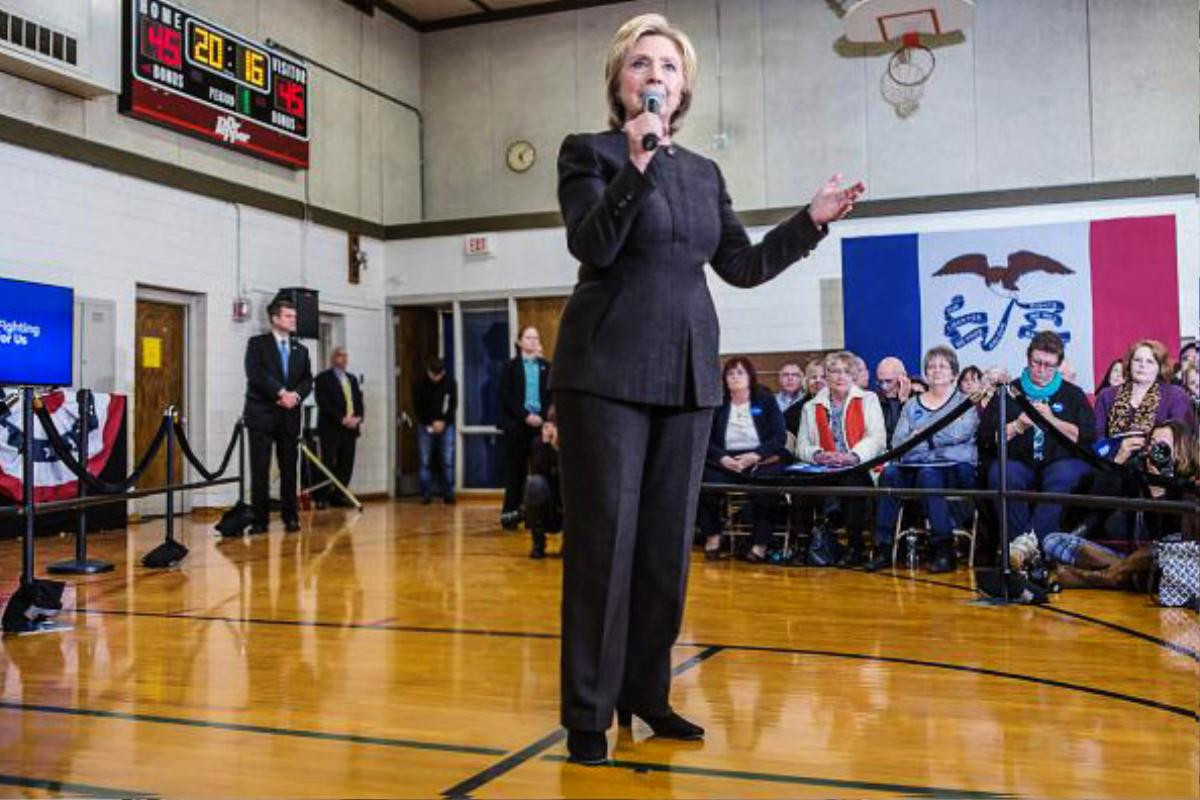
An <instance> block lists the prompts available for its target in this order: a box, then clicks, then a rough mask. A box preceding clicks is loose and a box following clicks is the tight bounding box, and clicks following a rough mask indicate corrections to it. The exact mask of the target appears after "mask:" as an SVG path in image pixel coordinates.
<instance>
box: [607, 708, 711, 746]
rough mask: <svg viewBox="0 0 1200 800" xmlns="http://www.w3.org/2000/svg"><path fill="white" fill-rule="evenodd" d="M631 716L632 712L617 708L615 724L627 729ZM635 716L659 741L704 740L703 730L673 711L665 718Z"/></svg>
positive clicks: (630, 722)
mask: <svg viewBox="0 0 1200 800" xmlns="http://www.w3.org/2000/svg"><path fill="white" fill-rule="evenodd" d="M633 716H634V715H633V712H632V711H629V710H627V709H623V708H618V709H617V724H618V725H620V726H621V727H626V728H627V727H629V726H631V725H632V724H633ZM637 716H638V718H639V719H641V720H642V722H644V723H646V724H647V725H649V726H650V730H652V731H654V735H655V736H657V737H659V738H660V739H678V740H679V741H681V742H698V741H700V740H701V739H703V738H704V728H701V727H700V726H699V725H697V724H695V723H694V722H688V721H687V720H686V719H684V718H683V717H681V716H679V715H678V714H676V713H675V712H674V711H669V712H667V714H666V715H665V716H661V717H647V716H644V715H642V714H638V715H637Z"/></svg>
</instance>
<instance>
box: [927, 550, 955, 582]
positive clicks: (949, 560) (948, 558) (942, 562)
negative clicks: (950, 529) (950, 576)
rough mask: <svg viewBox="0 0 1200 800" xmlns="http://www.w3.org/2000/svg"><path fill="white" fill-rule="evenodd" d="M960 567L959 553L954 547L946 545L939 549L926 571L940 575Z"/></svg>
mask: <svg viewBox="0 0 1200 800" xmlns="http://www.w3.org/2000/svg"><path fill="white" fill-rule="evenodd" d="M957 569H958V554H957V553H955V552H954V547H953V546H950V547H944V548H940V549H939V550H938V553H937V555H936V556H934V558H933V561H931V562H929V566H928V567H927V568H926V571H927V572H928V573H929V574H930V575H940V574H942V573H945V572H954V571H955V570H957Z"/></svg>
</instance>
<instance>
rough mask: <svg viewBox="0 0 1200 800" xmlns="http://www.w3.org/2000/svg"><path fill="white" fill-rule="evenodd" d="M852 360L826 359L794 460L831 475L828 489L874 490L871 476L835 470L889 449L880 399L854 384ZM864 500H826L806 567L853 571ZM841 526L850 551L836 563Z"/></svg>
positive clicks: (858, 559) (841, 355)
mask: <svg viewBox="0 0 1200 800" xmlns="http://www.w3.org/2000/svg"><path fill="white" fill-rule="evenodd" d="M855 359H856V356H855V355H854V354H853V353H848V352H846V351H844V350H843V351H841V352H837V353H830V354H829V355H827V356H826V357H825V381H826V384H827V385H826V387H825V388H824V389H822V390H821V391H820V392H818V393H817V396H816V397H814V398H813V399H812V401H811V402H809V403H807V404H806V405H805V406H804V414H803V416H802V417H801V418H800V432H799V433H798V434H797V436H796V457H797V458H798V459H800V460H801V461H803V462H805V463H808V464H816V465H819V466H822V467H825V468H827V469H830V470H834V472H832V473H831V474H830V476H829V485H830V486H872V485H873V483H872V481H871V478H870V476H869V475H859V474H851V475H840V474H838V472H837V470H842V469H848V468H850V467H854V466H856V465H858V464H860V463H862V462H864V461H870V460H871V459H872V458H875V457H876V456H877V455H879V454H880V453H882V452H883V451H884V449H885V448H886V447H887V430H886V428H885V427H884V423H883V410H882V409H881V408H880V407H879V398H878V397H876V396H875V394H874V393H873V392H867V391H864V390H863V389H861V388H860V387H858V386H857V385H855V383H854V365H855ZM866 512H867V501H866V500H865V499H862V498H838V497H829V498H827V499H826V500H825V525H824V526H819V527H818V528H817V529H815V530H814V531H813V539H812V545H811V546H810V547H809V550H808V563H809V565H810V566H817V567H827V566H831V565H832V564H833V563H835V562H836V563H837V565H838V566H839V567H856V566H859V565H860V564H862V562H863V556H864V553H863V551H864V549H865V548H864V543H863V526H864V525H865V524H866V517H867V513H866ZM839 524H845V526H846V535H847V538H848V541H849V547H848V549H847V551H846V553H845V555H844V556H842V557H841V558H840V559H838V558H837V546H836V540H835V539H834V536H833V532H832V530H833V529H834V528H837V527H838V526H839Z"/></svg>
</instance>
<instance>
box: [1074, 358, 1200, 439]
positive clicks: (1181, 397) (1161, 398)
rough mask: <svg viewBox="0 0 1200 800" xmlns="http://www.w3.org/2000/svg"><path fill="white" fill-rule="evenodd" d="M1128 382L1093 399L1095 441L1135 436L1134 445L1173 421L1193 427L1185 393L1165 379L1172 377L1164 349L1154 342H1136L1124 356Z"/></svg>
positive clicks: (1112, 387) (1106, 390)
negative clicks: (1161, 424) (1151, 432)
mask: <svg viewBox="0 0 1200 800" xmlns="http://www.w3.org/2000/svg"><path fill="white" fill-rule="evenodd" d="M1124 374H1125V375H1126V376H1127V378H1128V380H1126V381H1125V382H1124V383H1122V384H1121V385H1120V386H1110V387H1108V388H1107V389H1105V390H1104V391H1102V392H1100V393H1099V394H1098V395H1096V411H1095V428H1096V437H1097V438H1100V439H1103V438H1105V437H1114V436H1129V435H1131V434H1132V435H1134V438H1135V439H1136V442H1135V445H1136V446H1137V447H1140V446H1141V445H1142V444H1144V442H1145V435H1146V433H1148V432H1149V430H1150V429H1151V428H1152V427H1154V426H1155V425H1157V424H1159V423H1161V422H1166V421H1167V420H1172V419H1176V420H1179V421H1181V422H1186V423H1187V424H1188V425H1192V424H1193V419H1192V407H1191V403H1190V402H1189V401H1188V395H1187V391H1186V390H1185V389H1184V388H1183V387H1181V386H1176V385H1174V384H1172V383H1168V381H1167V379H1168V377H1169V376H1170V374H1171V364H1170V356H1169V355H1168V354H1167V348H1166V347H1164V346H1163V345H1162V343H1161V342H1158V341H1155V340H1154V339H1139V340H1138V341H1136V342H1134V343H1133V346H1132V347H1130V348H1129V352H1128V353H1127V354H1126V355H1125V363H1124Z"/></svg>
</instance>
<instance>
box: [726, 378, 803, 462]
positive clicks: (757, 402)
mask: <svg viewBox="0 0 1200 800" xmlns="http://www.w3.org/2000/svg"><path fill="white" fill-rule="evenodd" d="M730 408H731V404H730V402H729V398H728V397H726V398H725V402H724V403H722V404H721V405H720V406H718V407H717V410H716V412H715V413H714V414H713V424H712V434H711V435H710V436H709V438H708V463H710V464H714V465H716V464H720V463H721V459H722V458H724V457H725V456H727V455H730V451H729V450H728V449H726V447H725V431H726V429H727V428H728V427H729V412H730ZM750 417H751V418H752V419H753V420H754V430H756V431H758V441H759V445H758V447H757V448H755V450H754V452H756V453H758V455H759V456H761V457H762V458H764V459H767V458H770V457H771V456H780V457H786V456H787V428H786V427H785V426H784V422H783V412H781V411H780V410H779V404H778V403H776V402H775V396H774V395H772V394H771V393H770V392H768V391H767V390H765V389H762V388H759V390H758V391H756V392H755V393H754V394H752V395H751V396H750Z"/></svg>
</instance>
